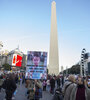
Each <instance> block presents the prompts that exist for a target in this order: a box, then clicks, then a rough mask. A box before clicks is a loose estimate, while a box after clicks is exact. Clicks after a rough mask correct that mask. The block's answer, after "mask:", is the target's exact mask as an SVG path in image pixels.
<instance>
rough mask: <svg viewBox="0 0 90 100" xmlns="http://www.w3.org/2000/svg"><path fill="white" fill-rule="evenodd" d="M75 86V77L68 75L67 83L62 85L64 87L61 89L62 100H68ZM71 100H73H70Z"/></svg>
mask: <svg viewBox="0 0 90 100" xmlns="http://www.w3.org/2000/svg"><path fill="white" fill-rule="evenodd" d="M75 86H76V84H75V76H74V75H69V77H68V81H66V82H65V83H64V86H63V88H62V92H63V95H64V99H63V100H70V95H71V92H72V90H73V88H74V87H75ZM72 100H73V99H72Z"/></svg>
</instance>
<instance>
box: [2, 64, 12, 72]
mask: <svg viewBox="0 0 90 100" xmlns="http://www.w3.org/2000/svg"><path fill="white" fill-rule="evenodd" d="M3 67H4V70H11V66H10V65H9V64H7V63H6V64H4V65H3Z"/></svg>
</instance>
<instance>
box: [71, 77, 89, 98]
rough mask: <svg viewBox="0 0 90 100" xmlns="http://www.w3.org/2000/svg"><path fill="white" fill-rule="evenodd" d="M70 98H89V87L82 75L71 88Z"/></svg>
mask: <svg viewBox="0 0 90 100" xmlns="http://www.w3.org/2000/svg"><path fill="white" fill-rule="evenodd" d="M70 100H90V89H89V88H88V87H87V85H86V84H85V80H84V79H83V78H82V77H78V81H77V85H76V86H75V87H74V88H73V90H72V93H71V96H70Z"/></svg>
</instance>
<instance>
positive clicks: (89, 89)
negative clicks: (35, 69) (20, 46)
mask: <svg viewBox="0 0 90 100" xmlns="http://www.w3.org/2000/svg"><path fill="white" fill-rule="evenodd" d="M20 84H23V85H25V88H26V91H25V96H26V98H27V100H41V99H40V98H42V92H43V91H46V92H48V93H51V95H52V98H53V99H52V100H90V78H89V77H81V76H77V77H76V76H75V75H68V76H67V77H64V76H60V75H58V76H55V75H52V76H51V75H48V76H47V79H44V80H36V79H35V80H34V79H25V73H9V74H5V73H4V74H3V75H0V93H1V89H4V90H5V94H6V95H5V100H12V99H15V93H16V90H17V85H20ZM48 100H49V99H48Z"/></svg>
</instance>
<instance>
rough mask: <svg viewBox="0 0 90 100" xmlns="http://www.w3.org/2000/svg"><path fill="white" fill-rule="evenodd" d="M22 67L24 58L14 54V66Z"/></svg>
mask: <svg viewBox="0 0 90 100" xmlns="http://www.w3.org/2000/svg"><path fill="white" fill-rule="evenodd" d="M21 65H22V57H21V56H20V55H17V54H13V59H12V66H17V67H21Z"/></svg>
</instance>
